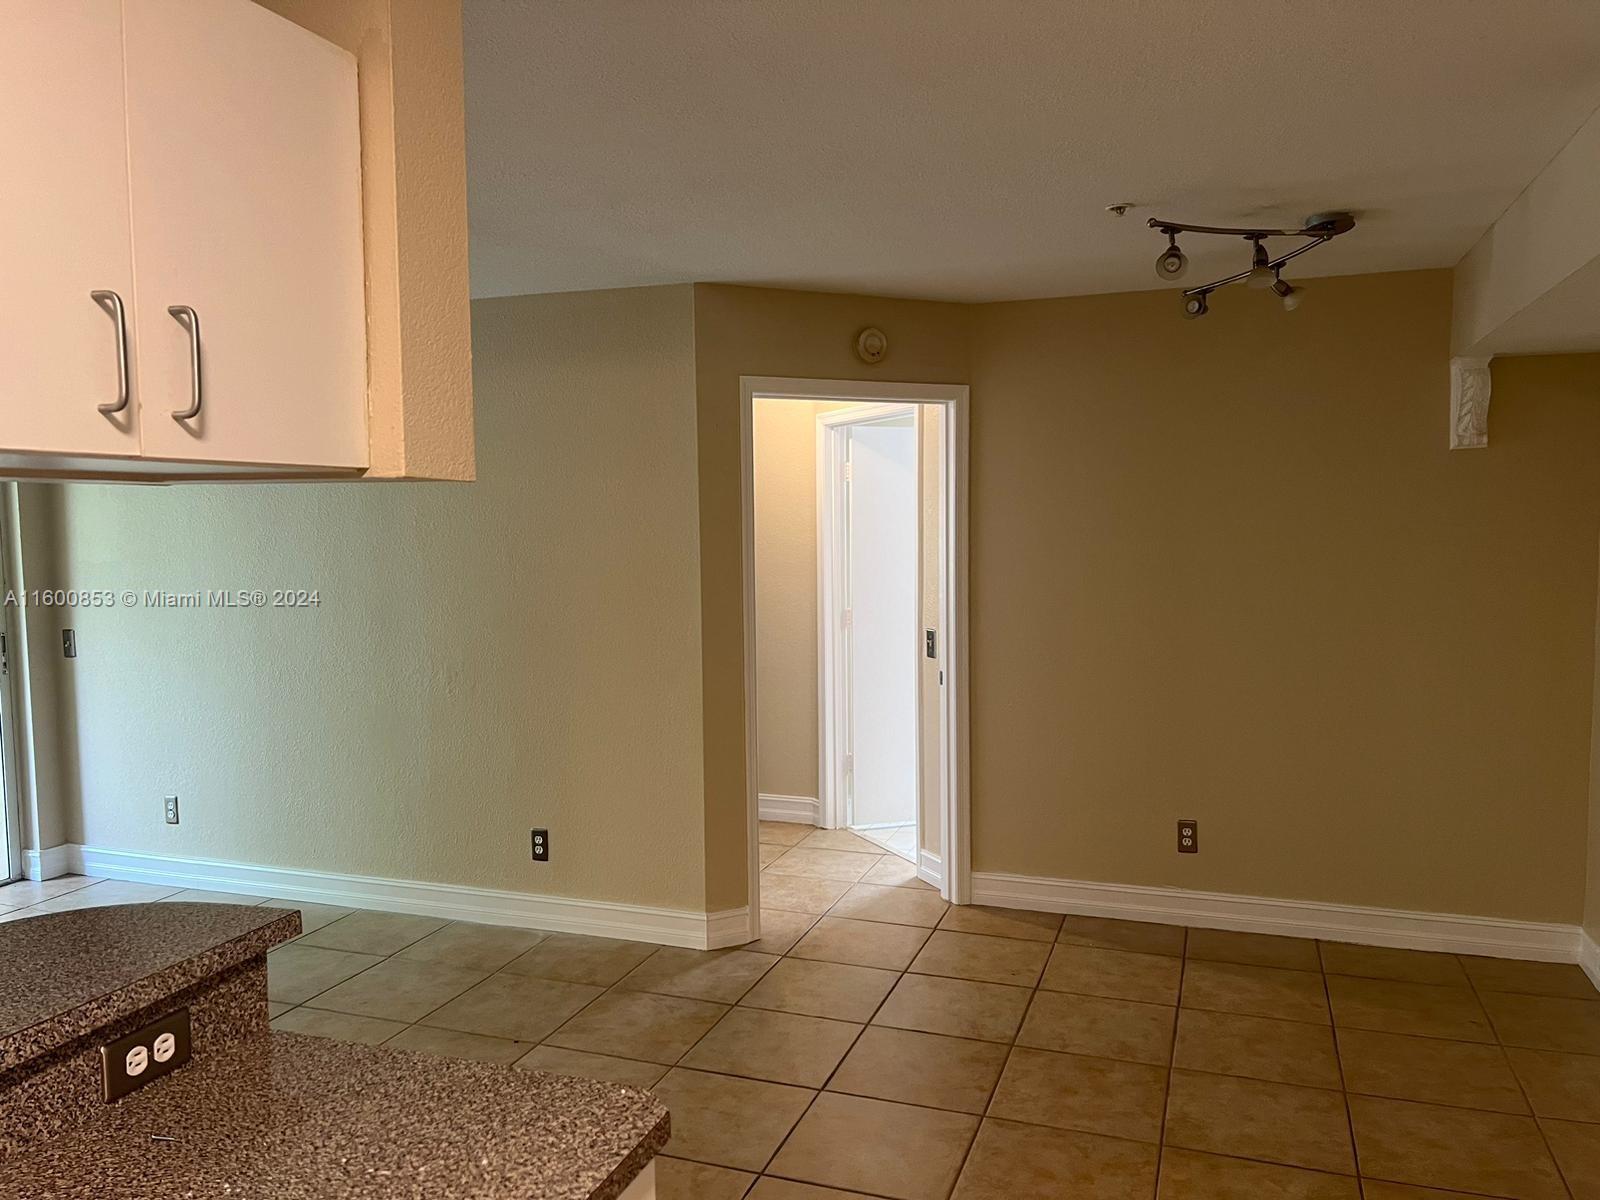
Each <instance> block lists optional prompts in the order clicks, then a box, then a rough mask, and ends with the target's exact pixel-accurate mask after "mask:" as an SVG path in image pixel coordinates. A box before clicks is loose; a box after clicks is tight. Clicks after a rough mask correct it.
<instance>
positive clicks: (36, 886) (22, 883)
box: [0, 875, 94, 908]
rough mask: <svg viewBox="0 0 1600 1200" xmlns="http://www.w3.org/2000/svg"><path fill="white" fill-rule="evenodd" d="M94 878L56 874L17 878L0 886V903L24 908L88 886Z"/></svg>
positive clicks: (8, 906) (9, 906)
mask: <svg viewBox="0 0 1600 1200" xmlns="http://www.w3.org/2000/svg"><path fill="white" fill-rule="evenodd" d="M93 882H94V880H92V879H90V878H89V877H88V876H87V875H57V876H56V877H55V878H54V879H18V880H16V881H15V882H14V883H8V884H6V885H5V886H4V887H3V888H0V903H3V904H4V905H5V906H6V907H7V908H26V907H27V906H29V905H32V904H41V903H43V902H44V901H46V900H53V899H55V897H57V896H64V895H66V894H67V893H68V892H75V891H77V890H78V889H79V888H85V887H88V886H89V885H90V884H91V883H93Z"/></svg>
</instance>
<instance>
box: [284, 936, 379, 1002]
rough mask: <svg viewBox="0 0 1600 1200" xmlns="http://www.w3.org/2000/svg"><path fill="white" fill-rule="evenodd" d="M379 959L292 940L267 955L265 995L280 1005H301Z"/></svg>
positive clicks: (372, 965)
mask: <svg viewBox="0 0 1600 1200" xmlns="http://www.w3.org/2000/svg"><path fill="white" fill-rule="evenodd" d="M382 961H383V959H381V958H379V957H378V956H377V955H375V954H349V953H346V952H345V951H343V950H323V949H321V948H319V947H317V946H307V945H306V944H305V943H303V942H298V941H296V942H291V943H290V944H288V945H287V946H279V947H278V948H277V949H276V950H273V951H272V952H271V953H269V954H268V955H267V995H268V997H270V998H271V999H273V1000H277V1001H278V1002H279V1003H282V1004H300V1003H302V1002H303V1001H306V1000H309V999H311V997H313V996H315V995H317V994H318V993H319V992H325V991H327V990H328V989H329V988H331V987H333V986H334V985H335V984H339V983H343V982H344V981H345V980H346V979H349V978H350V977H351V976H352V975H359V974H360V973H361V972H362V971H365V970H366V969H367V968H368V967H374V966H377V965H378V964H379V963H381V962H382Z"/></svg>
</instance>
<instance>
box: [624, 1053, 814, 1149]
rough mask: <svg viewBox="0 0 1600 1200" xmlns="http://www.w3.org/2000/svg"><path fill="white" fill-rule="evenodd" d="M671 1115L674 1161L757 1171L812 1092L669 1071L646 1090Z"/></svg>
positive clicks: (732, 1078)
mask: <svg viewBox="0 0 1600 1200" xmlns="http://www.w3.org/2000/svg"><path fill="white" fill-rule="evenodd" d="M650 1090H651V1091H652V1092H654V1093H655V1095H656V1097H657V1098H658V1099H659V1100H660V1101H661V1102H662V1103H663V1104H665V1105H666V1106H667V1108H668V1109H669V1110H670V1111H671V1113H672V1140H671V1141H669V1142H668V1143H667V1152H668V1153H670V1154H672V1155H673V1156H675V1157H681V1158H692V1159H694V1160H695V1161H697V1162H704V1163H714V1164H715V1165H717V1166H722V1167H733V1168H735V1169H737V1170H741V1171H760V1170H761V1169H762V1168H763V1167H764V1166H766V1164H767V1161H768V1160H769V1159H770V1158H771V1157H772V1155H773V1153H774V1152H775V1151H776V1150H777V1149H778V1147H779V1145H781V1144H782V1142H783V1139H784V1138H785V1137H786V1136H788V1134H789V1131H790V1130H791V1129H793V1128H794V1125H795V1122H797V1121H798V1120H799V1119H800V1114H801V1113H803V1112H805V1111H806V1107H807V1105H809V1104H810V1103H811V1098H812V1097H813V1096H815V1095H816V1093H815V1092H812V1091H809V1090H808V1089H806V1088H797V1087H789V1086H788V1085H787V1084H781V1083H764V1082H762V1081H761V1080H758V1079H738V1078H735V1077H733V1076H731V1075H712V1074H708V1073H707V1072H704V1071H689V1070H685V1069H684V1068H682V1067H675V1068H674V1069H673V1070H671V1071H668V1072H667V1073H666V1075H665V1076H663V1077H662V1079H661V1081H660V1082H659V1083H657V1084H656V1085H655V1086H654V1087H653V1088H651V1089H650Z"/></svg>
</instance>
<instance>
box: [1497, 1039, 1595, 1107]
mask: <svg viewBox="0 0 1600 1200" xmlns="http://www.w3.org/2000/svg"><path fill="white" fill-rule="evenodd" d="M1506 1057H1507V1058H1509V1059H1510V1060H1511V1068H1512V1070H1514V1071H1515V1072H1516V1073H1517V1078H1518V1079H1519V1080H1521V1081H1522V1087H1523V1090H1524V1091H1526V1092H1527V1095H1528V1103H1529V1104H1531V1105H1533V1111H1534V1113H1535V1114H1537V1115H1538V1116H1541V1117H1556V1118H1559V1119H1561V1120H1566V1121H1597V1122H1600V1058H1596V1057H1594V1056H1593V1055H1589V1054H1561V1053H1559V1052H1557V1051H1554V1050H1523V1049H1520V1048H1516V1047H1511V1048H1508V1049H1507V1050H1506Z"/></svg>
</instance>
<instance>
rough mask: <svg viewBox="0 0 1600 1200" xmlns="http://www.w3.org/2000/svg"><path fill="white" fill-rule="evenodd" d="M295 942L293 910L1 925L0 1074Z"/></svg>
mask: <svg viewBox="0 0 1600 1200" xmlns="http://www.w3.org/2000/svg"><path fill="white" fill-rule="evenodd" d="M299 932H300V914H299V912H297V911H296V910H294V909H288V908H259V907H250V906H247V905H241V904H185V903H181V902H179V903H172V904H166V903H163V904H116V905H107V906H105V907H103V908H80V909H72V910H69V911H67V912H59V913H46V914H43V915H41V916H37V917H28V918H26V919H24V920H19V921H7V922H4V923H0V966H3V970H0V1073H3V1072H5V1071H7V1070H9V1069H11V1068H12V1067H15V1066H17V1065H18V1064H19V1063H23V1062H26V1061H27V1060H28V1059H30V1058H34V1057H36V1056H37V1055H40V1054H43V1053H45V1052H46V1051H48V1050H52V1049H54V1048H55V1047H57V1046H61V1045H65V1044H66V1043H67V1042H70V1041H72V1040H73V1039H74V1038H77V1037H81V1036H82V1035H84V1034H86V1033H90V1032H92V1031H93V1030H95V1029H98V1028H101V1027H102V1026H105V1025H109V1024H110V1023H111V1022H113V1021H116V1020H117V1019H119V1018H121V1017H123V1016H126V1015H128V1014H129V1013H134V1012H138V1011H139V1010H140V1009H142V1008H145V1007H147V1006H148V1005H151V1004H153V1003H155V1002H157V1001H159V1000H162V999H164V998H166V997H167V996H171V995H173V994H174V993H176V992H180V991H182V990H183V989H184V988H186V987H189V986H190V985H192V984H195V983H198V982H200V981H201V980H204V979H209V978H211V977H213V976H215V975H217V974H219V973H221V972H223V971H226V970H228V969H229V968H231V967H234V966H237V965H238V964H240V963H244V962H247V961H249V960H250V959H252V958H256V957H258V956H260V955H263V954H265V953H266V952H267V951H268V950H269V949H270V948H271V947H273V946H275V945H277V944H278V943H279V942H285V941H288V940H289V939H290V938H292V937H294V936H295V935H296V934H298V933H299Z"/></svg>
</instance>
